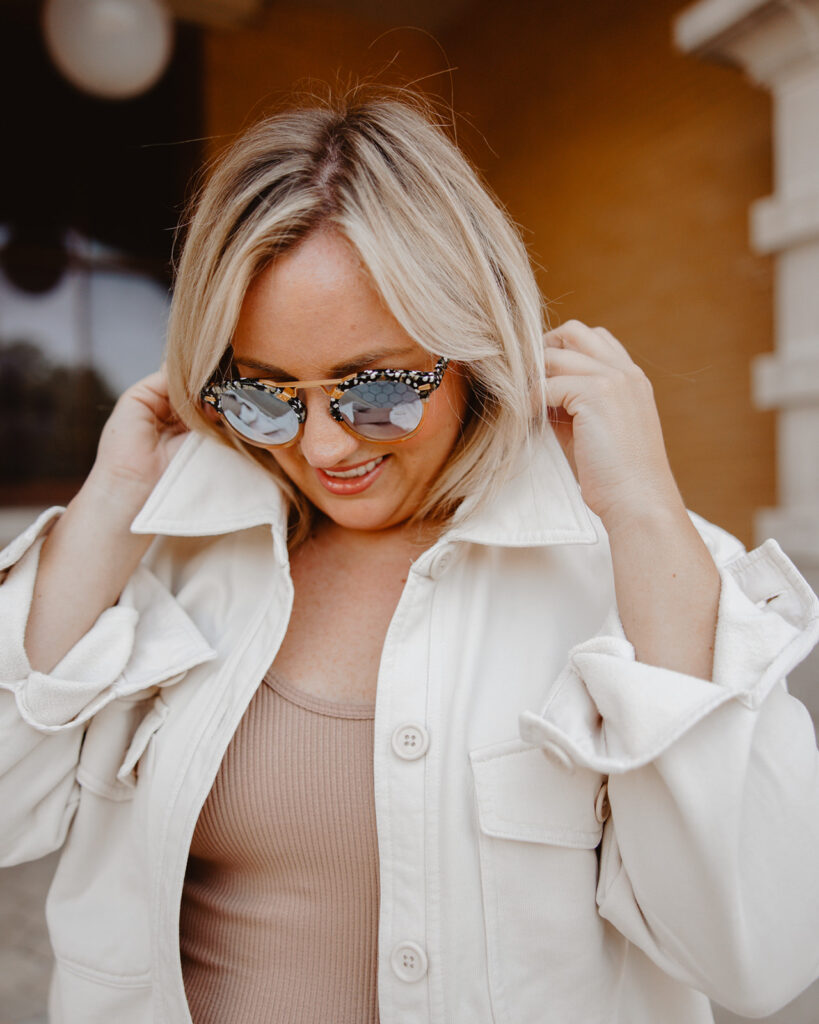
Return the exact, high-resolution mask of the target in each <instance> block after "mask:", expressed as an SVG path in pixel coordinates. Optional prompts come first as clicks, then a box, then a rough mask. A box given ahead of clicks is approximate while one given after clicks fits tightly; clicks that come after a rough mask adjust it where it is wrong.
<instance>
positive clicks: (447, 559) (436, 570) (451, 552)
mask: <svg viewBox="0 0 819 1024" xmlns="http://www.w3.org/2000/svg"><path fill="white" fill-rule="evenodd" d="M454 557H455V549H454V547H453V545H451V544H448V545H447V546H446V547H442V548H441V550H440V551H436V553H435V554H434V555H433V557H432V561H431V562H430V563H429V574H430V576H431V577H432V579H434V580H437V579H440V578H441V576H443V574H444V573H445V572H446V571H447V569H448V568H449V566H450V565H451V564H452V560H453V558H454Z"/></svg>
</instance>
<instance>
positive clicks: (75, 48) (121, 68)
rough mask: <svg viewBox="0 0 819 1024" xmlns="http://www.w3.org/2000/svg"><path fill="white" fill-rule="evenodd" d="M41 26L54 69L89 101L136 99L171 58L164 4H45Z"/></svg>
mask: <svg viewBox="0 0 819 1024" xmlns="http://www.w3.org/2000/svg"><path fill="white" fill-rule="evenodd" d="M42 25H43V34H44V36H45V41H46V46H47V47H48V51H49V54H50V55H51V59H52V60H53V61H54V63H55V64H56V66H57V67H58V68H59V70H60V71H61V72H62V74H63V75H64V76H65V77H66V78H67V79H68V81H69V82H71V84H72V85H75V86H76V87H77V88H78V89H82V90H83V91H84V92H88V93H91V94H92V95H93V96H100V97H103V98H105V99H117V100H124V99H131V98H132V97H134V96H138V95H140V93H143V92H145V91H146V90H147V89H150V87H151V86H152V85H153V84H154V83H155V82H156V81H158V79H159V78H160V77H161V75H162V73H163V72H164V71H165V68H166V67H167V66H168V62H169V60H170V58H171V50H172V48H173V19H172V18H171V15H170V13H169V11H168V9H167V7H166V6H165V4H164V2H162V0H47V2H46V4H45V6H44V8H43V17H42Z"/></svg>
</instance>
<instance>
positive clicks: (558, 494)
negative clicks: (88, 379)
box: [131, 430, 597, 558]
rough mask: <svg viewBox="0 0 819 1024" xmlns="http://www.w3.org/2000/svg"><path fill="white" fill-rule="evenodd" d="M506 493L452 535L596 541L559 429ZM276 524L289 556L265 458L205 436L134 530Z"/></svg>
mask: <svg viewBox="0 0 819 1024" xmlns="http://www.w3.org/2000/svg"><path fill="white" fill-rule="evenodd" d="M529 449H530V450H529V451H528V452H526V453H524V455H523V456H522V458H521V460H520V466H519V468H518V470H517V472H516V473H514V474H513V476H512V477H511V479H510V480H509V481H508V482H507V483H506V484H505V485H504V487H503V488H502V490H501V491H500V492H499V494H498V495H497V496H496V497H495V498H494V499H493V500H492V501H490V502H488V503H486V504H485V505H484V506H483V507H480V508H478V509H477V510H476V511H474V512H473V511H472V510H471V506H472V505H473V504H474V503H470V502H467V503H465V505H464V506H463V507H462V508H461V510H460V511H459V513H458V515H457V516H456V518H455V520H454V522H453V523H452V525H451V526H450V528H449V529H448V530H447V532H446V539H447V540H452V541H469V542H471V543H474V544H488V545H501V546H507V547H538V546H541V545H546V544H591V543H594V542H595V541H596V540H597V533H596V530H595V527H594V523H593V520H592V517H591V515H590V513H589V511H588V509H587V508H586V506H585V504H584V503H583V499H582V497H581V495H580V489H579V488H578V486H577V483H576V481H575V479H574V476H573V475H572V471H571V469H570V468H569V465H568V463H567V461H566V459H565V457H564V455H563V452H562V451H561V449H560V446H559V444H558V442H557V439H556V438H555V436H554V434H553V432H552V431H551V430H549V431H546V432H544V434H543V435H542V436H538V437H536V438H533V439H532V441H531V443H530V446H529ZM264 524H269V525H270V526H271V527H272V532H273V536H274V538H275V541H276V549H277V551H276V553H277V555H279V556H281V557H283V558H286V525H287V503H286V499H285V497H284V495H283V493H282V491H281V488H280V487H279V484H278V483H277V481H276V478H275V477H274V476H273V475H272V474H270V473H267V472H265V470H264V468H263V467H262V466H261V465H259V464H258V463H257V462H254V461H252V460H251V459H249V458H247V457H246V456H244V455H242V454H241V453H240V452H238V451H236V450H235V449H233V448H231V447H229V446H228V445H225V444H221V443H219V442H218V441H216V440H214V439H213V438H210V437H208V436H206V435H203V434H196V433H192V434H191V435H190V436H189V437H187V438H186V439H185V441H184V442H183V443H182V446H181V447H180V449H179V451H178V452H177V453H176V455H175V457H174V459H173V460H172V462H171V464H170V465H169V466H168V468H167V469H166V471H165V473H164V474H163V476H162V478H161V479H160V481H159V483H158V484H157V485H156V487H155V488H154V490H153V492H152V494H151V496H150V497H149V498H148V500H147V502H146V503H145V505H144V506H143V508H142V509H141V511H140V512H139V514H138V515H137V517H136V519H134V521H133V523H132V525H131V531H132V532H133V533H150V534H165V535H169V536H179V537H199V536H211V535H216V534H223V533H233V532H234V531H236V530H244V529H247V528H249V527H252V526H260V525H264Z"/></svg>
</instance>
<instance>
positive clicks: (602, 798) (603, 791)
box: [594, 782, 611, 825]
mask: <svg viewBox="0 0 819 1024" xmlns="http://www.w3.org/2000/svg"><path fill="white" fill-rule="evenodd" d="M610 814H611V807H610V806H609V784H608V783H607V782H604V783H603V785H602V786H601V787H600V789H599V790H598V791H597V799H596V800H595V801H594V816H595V818H597V820H598V821H599V822H600V824H601V825H602V824H603V822H604V821H606V819H607V818H608V816H609V815H610Z"/></svg>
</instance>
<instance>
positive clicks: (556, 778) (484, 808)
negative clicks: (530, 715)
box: [469, 739, 604, 849]
mask: <svg viewBox="0 0 819 1024" xmlns="http://www.w3.org/2000/svg"><path fill="white" fill-rule="evenodd" d="M469 758H470V761H471V762H472V774H473V778H474V781H475V795H476V799H477V807H478V821H479V824H480V828H481V831H482V832H483V833H484V834H485V835H489V836H496V837H498V838H500V839H517V840H519V841H521V842H525V843H552V844H554V845H556V846H574V847H578V848H581V849H592V848H593V847H595V846H597V844H598V843H599V842H600V838H601V836H602V834H603V826H602V825H601V824H600V822H599V821H598V820H597V816H596V814H595V801H596V799H597V794H598V793H599V791H600V787H601V786H602V784H603V782H604V778H603V776H602V775H601V774H600V773H599V772H595V771H591V770H589V769H586V768H577V769H576V770H575V771H574V772H572V773H571V774H569V773H568V772H567V771H566V770H565V769H564V768H561V767H560V766H559V765H556V764H555V763H554V761H551V760H549V759H548V758H547V757H546V756H545V755H544V753H543V751H542V750H541V749H540V747H533V746H531V745H530V744H527V743H523V742H522V741H521V740H519V739H514V740H509V741H507V742H503V743H493V744H492V745H491V746H488V747H481V748H480V749H478V750H473V751H472V752H471V753H470V755H469Z"/></svg>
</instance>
